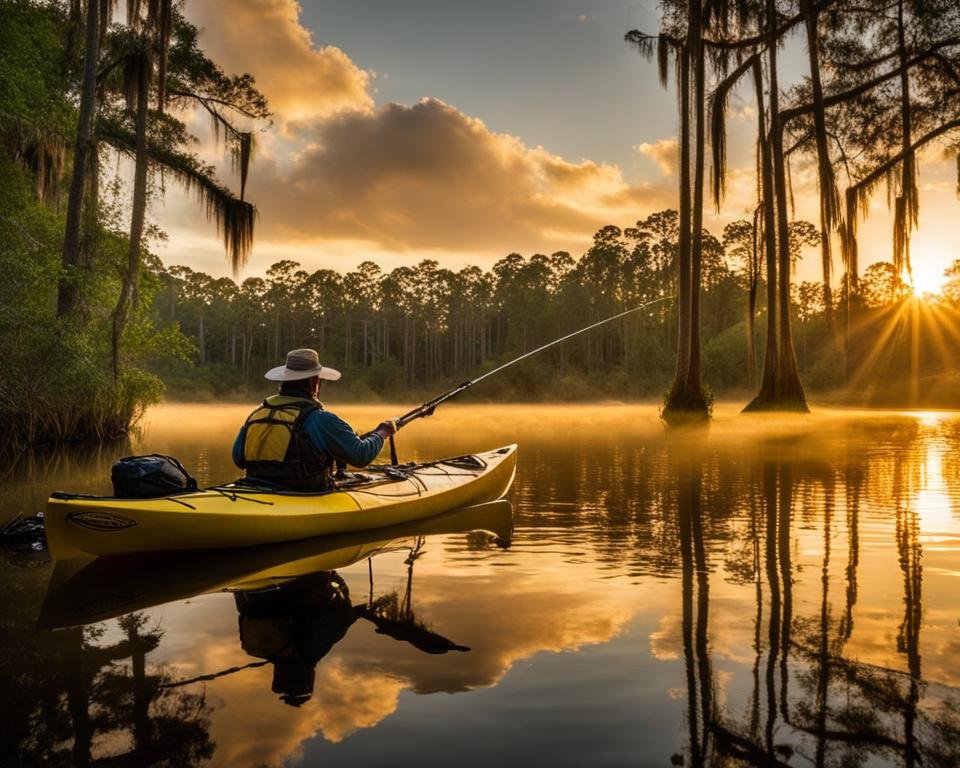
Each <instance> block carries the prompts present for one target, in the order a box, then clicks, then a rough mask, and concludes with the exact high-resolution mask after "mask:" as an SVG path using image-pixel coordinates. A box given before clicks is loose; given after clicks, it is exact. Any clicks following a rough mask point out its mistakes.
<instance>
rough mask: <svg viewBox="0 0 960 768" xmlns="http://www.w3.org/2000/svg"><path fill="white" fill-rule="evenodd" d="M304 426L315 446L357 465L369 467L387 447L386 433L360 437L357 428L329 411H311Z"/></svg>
mask: <svg viewBox="0 0 960 768" xmlns="http://www.w3.org/2000/svg"><path fill="white" fill-rule="evenodd" d="M304 429H305V430H306V433H307V435H308V436H309V438H310V439H311V440H312V441H313V444H314V445H315V446H317V447H318V448H320V449H322V450H325V451H327V453H329V454H330V455H331V456H333V458H334V459H341V460H342V461H345V462H347V463H348V464H350V465H351V466H353V467H365V466H367V464H369V463H370V462H371V461H373V460H374V459H375V458H377V454H378V453H380V450H381V449H382V448H383V436H382V435H381V434H380V433H379V432H371V433H370V434H369V435H366V436H365V437H357V433H356V432H354V431H353V427H351V426H350V425H349V424H347V422H345V421H344V420H343V419H341V418H340V417H339V416H335V415H334V414H332V413H330V412H329V411H317V412H315V413H313V414H311V416H310V418H308V419H307V422H306V424H304Z"/></svg>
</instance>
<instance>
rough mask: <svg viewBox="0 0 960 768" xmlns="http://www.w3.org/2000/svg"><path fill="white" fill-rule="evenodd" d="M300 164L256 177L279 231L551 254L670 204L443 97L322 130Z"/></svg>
mask: <svg viewBox="0 0 960 768" xmlns="http://www.w3.org/2000/svg"><path fill="white" fill-rule="evenodd" d="M312 138H313V141H312V143H311V144H310V146H308V147H307V148H305V149H304V150H303V151H302V152H301V153H300V154H299V155H298V156H297V158H296V162H295V163H293V164H292V165H290V166H289V167H281V166H280V165H279V164H274V165H273V167H270V168H267V167H261V168H260V169H258V171H257V172H256V173H255V174H254V178H253V179H252V181H251V185H250V186H251V197H252V198H253V199H255V200H257V201H259V204H260V208H261V215H262V224H263V229H262V230H261V231H264V232H265V233H266V234H267V236H268V237H271V238H281V239H289V238H300V239H305V240H308V239H324V240H357V241H364V242H369V243H372V244H375V245H377V246H379V247H383V248H387V249H391V250H400V251H402V250H406V249H412V248H435V249H448V250H453V251H461V250H464V249H470V250H474V251H475V250H478V249H485V248H497V249H540V248H543V249H549V248H552V247H563V246H566V247H569V246H570V243H571V242H574V243H576V242H577V241H580V240H585V239H587V238H589V236H590V235H591V234H592V233H593V231H594V230H595V229H596V228H597V227H599V226H602V225H604V224H608V223H611V222H612V221H617V220H621V219H625V220H627V221H633V220H634V219H635V218H636V217H637V216H638V215H639V214H640V213H642V212H643V207H642V206H641V202H642V200H643V199H646V201H647V204H648V206H654V205H661V206H662V205H666V204H669V200H670V197H671V196H672V190H669V191H667V190H661V189H657V188H652V187H651V188H649V189H645V188H636V187H631V186H630V185H629V184H628V183H627V182H626V181H625V180H624V178H623V176H622V174H621V172H620V170H619V169H618V168H616V167H614V166H611V165H607V164H602V163H594V162H591V161H582V162H579V163H573V162H570V161H567V160H564V159H563V158H561V157H559V156H557V155H554V154H551V153H550V152H548V151H546V150H545V149H543V148H541V147H536V148H530V147H527V146H526V145H525V144H524V143H523V142H522V141H520V140H519V139H518V138H516V137H514V136H509V135H505V134H498V133H493V132H492V131H490V130H489V129H488V128H487V127H486V125H484V123H483V122H482V121H481V120H478V119H477V118H474V117H469V116H467V115H465V114H463V113H462V112H460V111H459V110H457V109H456V108H454V107H452V106H450V105H448V104H445V103H444V102H442V101H439V100H436V99H423V100H421V101H420V102H419V103H417V104H415V105H413V106H404V105H401V104H387V105H385V106H383V107H381V108H380V109H378V110H376V111H375V112H372V113H361V112H351V113H347V114H341V115H338V116H336V117H333V118H330V119H328V120H325V121H323V122H322V123H320V124H318V125H316V126H315V128H314V135H313V137H312Z"/></svg>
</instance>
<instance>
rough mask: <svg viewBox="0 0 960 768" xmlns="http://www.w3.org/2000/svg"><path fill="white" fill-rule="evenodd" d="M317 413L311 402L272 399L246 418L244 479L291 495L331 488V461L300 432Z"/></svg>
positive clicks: (315, 405) (318, 407)
mask: <svg viewBox="0 0 960 768" xmlns="http://www.w3.org/2000/svg"><path fill="white" fill-rule="evenodd" d="M320 409H321V405H320V404H319V403H318V402H316V401H315V400H308V399H307V398H303V397H287V396H284V395H274V396H273V397H270V398H267V399H266V400H264V401H263V404H262V405H261V406H260V407H259V408H257V409H256V410H255V411H254V412H253V413H251V414H250V415H249V416H248V417H247V421H246V424H245V427H246V432H245V436H244V441H243V467H244V469H246V471H247V476H248V477H255V478H260V479H262V480H268V481H270V482H272V483H277V484H279V485H283V486H285V487H287V488H290V489H291V490H295V491H327V490H330V489H331V488H332V487H333V476H332V474H331V469H332V467H333V457H331V456H330V455H329V454H328V453H327V452H326V451H322V450H320V449H318V448H317V447H315V446H314V444H313V443H312V442H311V441H310V438H309V437H307V434H306V433H305V432H304V430H303V425H304V422H306V420H307V417H309V416H310V414H312V413H314V412H315V411H318V410H320Z"/></svg>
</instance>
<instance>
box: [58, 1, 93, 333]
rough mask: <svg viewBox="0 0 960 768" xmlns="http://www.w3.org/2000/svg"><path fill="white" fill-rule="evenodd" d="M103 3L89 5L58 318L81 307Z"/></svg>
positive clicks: (90, 3)
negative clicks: (82, 244) (86, 200)
mask: <svg viewBox="0 0 960 768" xmlns="http://www.w3.org/2000/svg"><path fill="white" fill-rule="evenodd" d="M99 14H100V3H99V1H98V0H96V1H95V0H90V2H88V3H87V24H86V37H85V41H84V52H83V85H82V88H81V91H80V115H79V120H78V123H77V136H76V141H75V142H74V147H73V174H72V176H71V177H70V192H69V196H68V197H67V221H66V226H65V228H64V233H63V250H62V252H61V256H60V262H61V264H62V266H63V274H62V275H61V276H60V284H59V286H58V289H57V317H63V316H64V315H67V314H69V313H70V312H71V311H73V309H74V308H75V307H76V305H77V303H78V298H79V297H78V286H77V275H76V268H77V265H78V263H79V261H80V220H81V215H80V214H81V211H82V208H83V190H84V188H85V186H86V173H87V164H88V157H89V154H90V152H91V150H92V149H93V148H92V146H91V139H92V136H93V116H94V112H95V111H96V95H97V64H98V62H99V59H100V15H99Z"/></svg>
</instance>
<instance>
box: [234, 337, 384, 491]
mask: <svg viewBox="0 0 960 768" xmlns="http://www.w3.org/2000/svg"><path fill="white" fill-rule="evenodd" d="M264 377H265V378H266V379H269V380H270V381H279V382H280V392H279V393H278V394H276V395H271V396H270V397H268V398H267V399H266V400H264V401H263V404H262V405H261V406H260V407H259V408H257V409H256V410H255V411H254V412H253V413H251V414H250V415H249V416H248V417H247V420H246V422H245V423H244V425H243V426H242V427H241V428H240V434H238V435H237V439H236V440H235V441H234V444H233V463H234V464H236V465H237V466H238V467H240V468H241V469H244V470H246V473H247V477H252V478H257V479H260V480H267V481H269V482H271V483H276V484H278V485H281V486H283V487H285V488H289V489H290V490H294V491H328V490H330V489H332V488H333V465H334V463H335V462H336V461H338V460H339V461H342V462H346V463H347V464H350V465H351V466H354V467H365V466H366V465H367V464H369V463H370V462H371V461H373V460H374V459H375V458H376V457H377V454H378V453H380V450H381V449H382V448H383V442H384V440H386V439H387V438H389V437H390V435H392V434H393V433H394V432H396V430H397V428H396V425H395V424H394V423H393V422H392V421H383V422H381V423H380V424H379V425H378V426H377V428H376V429H375V430H374V431H373V432H370V433H369V434H367V435H365V436H364V437H359V436H358V435H357V433H356V432H354V431H353V428H352V427H351V426H350V425H349V424H347V423H346V422H345V421H344V420H343V419H341V418H339V417H337V416H335V415H334V414H332V413H330V412H329V411H325V410H324V409H323V404H322V403H320V401H319V400H317V394H318V393H319V392H320V385H321V382H323V381H337V379H339V378H340V371H337V370H335V369H333V368H328V367H325V366H322V365H320V358H319V357H318V355H317V353H316V351H314V350H312V349H295V350H293V351H292V352H290V353H289V354H288V355H287V362H286V365H280V366H277V367H276V368H271V369H270V370H269V371H267V373H266V374H265V375H264Z"/></svg>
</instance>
